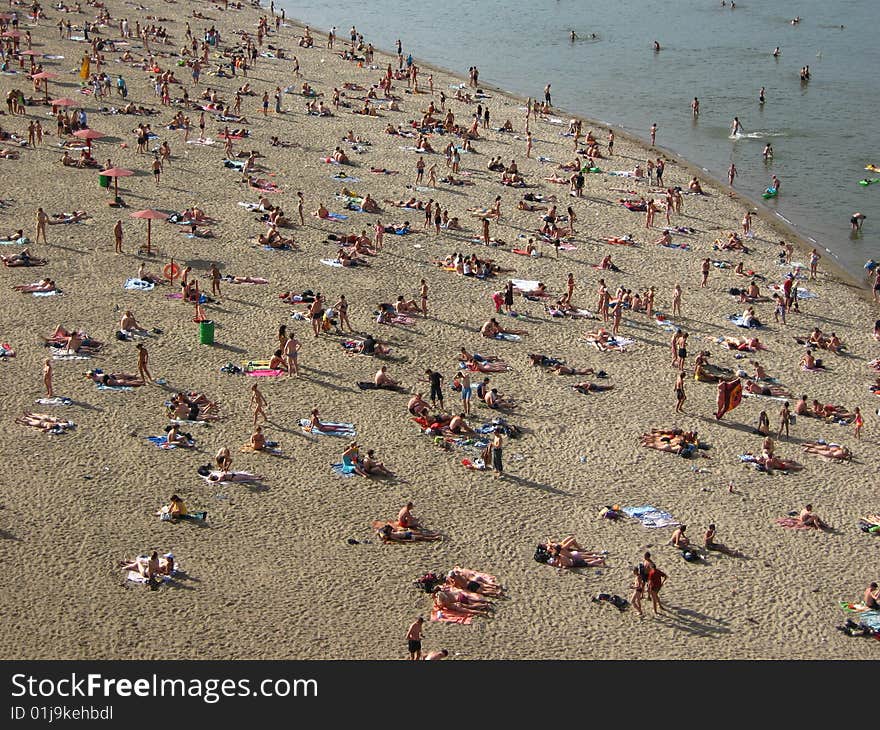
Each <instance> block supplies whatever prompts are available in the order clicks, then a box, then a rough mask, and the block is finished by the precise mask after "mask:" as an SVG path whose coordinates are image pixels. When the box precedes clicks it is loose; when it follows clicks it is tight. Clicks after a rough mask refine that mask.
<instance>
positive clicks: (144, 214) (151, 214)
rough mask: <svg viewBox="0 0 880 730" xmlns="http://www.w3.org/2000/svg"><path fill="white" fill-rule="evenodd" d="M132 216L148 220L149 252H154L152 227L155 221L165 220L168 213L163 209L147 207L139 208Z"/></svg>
mask: <svg viewBox="0 0 880 730" xmlns="http://www.w3.org/2000/svg"><path fill="white" fill-rule="evenodd" d="M131 217H132V218H141V219H145V220H146V221H147V253H152V251H151V250H150V227H151V224H152V223H153V221H164V220H165V219H166V218H168V214H167V213H163V212H162V211H161V210H154V209H153V208H147V209H146V210H139V211H137V212H135V213H132V214H131Z"/></svg>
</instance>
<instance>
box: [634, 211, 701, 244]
mask: <svg viewBox="0 0 880 730" xmlns="http://www.w3.org/2000/svg"><path fill="white" fill-rule="evenodd" d="M630 210H632V208H631V209H630ZM659 245H660V246H663V248H677V249H679V250H680V251H687V250H688V248H689V246H688V245H687V242H686V241H682V242H681V243H675V242H674V241H670V242H669V243H661V244H659Z"/></svg>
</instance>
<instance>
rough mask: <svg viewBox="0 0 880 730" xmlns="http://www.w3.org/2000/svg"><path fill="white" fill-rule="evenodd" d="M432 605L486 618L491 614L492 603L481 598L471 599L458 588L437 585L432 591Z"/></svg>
mask: <svg viewBox="0 0 880 730" xmlns="http://www.w3.org/2000/svg"><path fill="white" fill-rule="evenodd" d="M433 596H434V607H435V608H438V609H444V608H445V609H447V610H450V611H456V612H459V613H466V614H470V615H472V616H484V617H486V618H488V617H490V616H491V615H492V609H493V607H492V605H491V604H490V603H489V602H488V601H486V600H485V599H483V600H482V601H481V602H476V601H471V600H470V598H469V596H466V595H464V594H463V593H461V592H460V589H456V588H452V587H447V586H437V587H435V588H434V591H433Z"/></svg>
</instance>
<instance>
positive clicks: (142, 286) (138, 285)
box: [122, 279, 156, 291]
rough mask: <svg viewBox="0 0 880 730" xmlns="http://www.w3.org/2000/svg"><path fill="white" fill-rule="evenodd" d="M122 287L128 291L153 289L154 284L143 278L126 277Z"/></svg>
mask: <svg viewBox="0 0 880 730" xmlns="http://www.w3.org/2000/svg"><path fill="white" fill-rule="evenodd" d="M122 288H123V289H128V290H129V291H153V289H155V288H156V285H155V284H154V283H153V282H152V281H144V280H143V279H126V280H125V283H124V284H123V285H122Z"/></svg>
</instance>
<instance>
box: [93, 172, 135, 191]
mask: <svg viewBox="0 0 880 730" xmlns="http://www.w3.org/2000/svg"><path fill="white" fill-rule="evenodd" d="M98 174H99V175H103V176H104V177H112V178H113V185H114V194H115V196H116V197H117V198H118V197H119V178H121V177H131V176H132V175H134V172H132V171H131V170H126V169H125V168H124V167H111V168H109V169H107V170H101V171H100V172H99V173H98Z"/></svg>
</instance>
